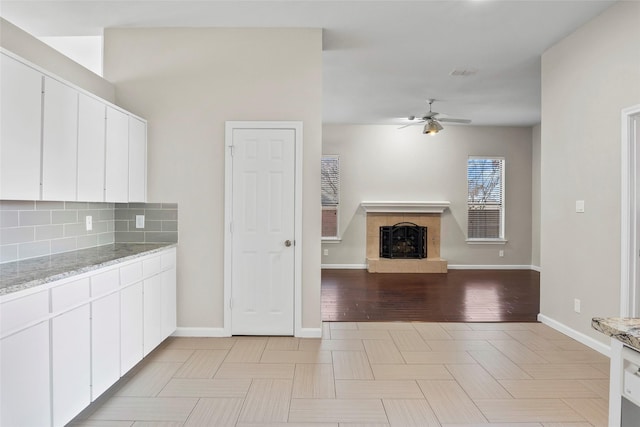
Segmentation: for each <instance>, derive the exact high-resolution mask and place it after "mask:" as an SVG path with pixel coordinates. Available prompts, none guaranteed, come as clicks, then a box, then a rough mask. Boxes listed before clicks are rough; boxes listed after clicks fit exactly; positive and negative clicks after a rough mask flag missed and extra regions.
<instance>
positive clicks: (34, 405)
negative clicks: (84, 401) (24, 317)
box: [0, 322, 51, 427]
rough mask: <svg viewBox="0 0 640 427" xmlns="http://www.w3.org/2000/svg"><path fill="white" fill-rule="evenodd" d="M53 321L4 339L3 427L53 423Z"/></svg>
mask: <svg viewBox="0 0 640 427" xmlns="http://www.w3.org/2000/svg"><path fill="white" fill-rule="evenodd" d="M49 362H50V358H49V322H43V323H39V324H37V325H34V326H31V327H29V328H27V329H24V330H22V331H20V332H18V333H16V334H13V335H10V336H7V337H5V338H3V339H2V340H0V381H1V383H0V401H1V404H0V425H2V426H22V427H32V426H33V427H42V426H48V425H50V424H51V405H50V390H49V373H50V371H49Z"/></svg>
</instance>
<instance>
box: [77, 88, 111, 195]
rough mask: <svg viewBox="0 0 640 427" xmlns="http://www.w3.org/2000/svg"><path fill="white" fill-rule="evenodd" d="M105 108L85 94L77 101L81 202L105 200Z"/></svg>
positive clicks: (79, 193) (79, 192)
mask: <svg viewBox="0 0 640 427" xmlns="http://www.w3.org/2000/svg"><path fill="white" fill-rule="evenodd" d="M105 111H106V106H105V105H104V104H103V103H102V102H100V101H98V100H97V99H95V98H91V97H89V96H87V95H85V94H83V93H81V94H80V95H79V99H78V200H82V201H87V202H102V201H103V200H105V199H104V165H105V160H104V139H105V114H106V113H105Z"/></svg>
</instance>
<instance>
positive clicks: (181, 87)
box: [104, 28, 322, 328]
mask: <svg viewBox="0 0 640 427" xmlns="http://www.w3.org/2000/svg"><path fill="white" fill-rule="evenodd" d="M104 54H105V57H104V73H105V78H107V79H109V80H110V81H111V82H113V83H114V84H115V86H116V98H117V101H118V103H119V104H121V105H122V106H123V107H124V108H127V109H129V110H131V111H132V112H134V113H136V114H139V115H140V116H142V117H144V118H146V119H147V120H148V126H149V128H148V132H149V137H148V141H149V142H148V144H149V145H148V147H149V148H148V182H149V188H148V195H149V201H151V202H153V201H172V202H178V206H179V210H180V220H179V246H178V326H180V327H202V328H221V327H223V258H224V257H223V255H224V252H223V249H224V243H223V237H224V124H225V121H226V120H294V121H295V120H300V121H303V125H304V150H303V154H304V160H303V162H304V166H303V167H304V171H303V174H304V182H303V185H304V187H303V192H304V196H303V226H304V231H303V248H302V251H303V261H302V262H303V267H302V268H303V271H302V275H303V283H302V287H303V295H302V298H303V307H302V326H303V327H304V328H319V327H320V325H321V321H320V243H319V242H320V154H321V139H322V127H321V120H322V58H321V55H322V31H321V30H319V29H214V28H208V29H180V28H173V29H107V30H105V34H104Z"/></svg>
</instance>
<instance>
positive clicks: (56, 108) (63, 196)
mask: <svg viewBox="0 0 640 427" xmlns="http://www.w3.org/2000/svg"><path fill="white" fill-rule="evenodd" d="M43 120H44V121H43V129H42V198H43V199H44V200H76V197H77V193H76V182H77V178H76V172H77V160H78V92H77V91H75V90H74V89H72V88H71V87H69V86H67V85H65V84H62V83H60V82H59V81H57V80H53V79H52V78H49V77H45V78H44V113H43Z"/></svg>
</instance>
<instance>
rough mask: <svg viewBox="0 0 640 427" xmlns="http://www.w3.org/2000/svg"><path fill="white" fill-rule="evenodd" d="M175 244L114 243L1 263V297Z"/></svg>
mask: <svg viewBox="0 0 640 427" xmlns="http://www.w3.org/2000/svg"><path fill="white" fill-rule="evenodd" d="M175 246H177V245H176V244H175V243H157V244H150V243H114V244H111V245H104V246H98V247H95V248H89V249H80V250H77V251H72V252H65V253H62V254H55V255H49V256H44V257H38V258H31V259H26V260H23V261H16V262H8V263H4V264H0V296H3V295H8V294H11V293H13V292H18V291H21V290H24V289H28V288H32V287H34V286H39V285H43V284H45V283H50V282H53V281H56V280H60V279H64V278H66V277H71V276H75V275H77V274H81V273H86V272H88V271H92V270H97V269H99V268H102V267H107V266H109V265H113V264H116V263H119V262H123V261H127V260H130V259H134V258H138V257H141V256H145V255H149V254H152V253H154V252H159V251H161V250H164V249H167V248H171V247H175Z"/></svg>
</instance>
